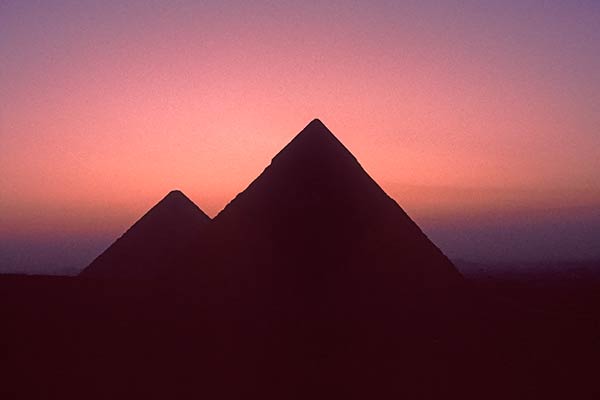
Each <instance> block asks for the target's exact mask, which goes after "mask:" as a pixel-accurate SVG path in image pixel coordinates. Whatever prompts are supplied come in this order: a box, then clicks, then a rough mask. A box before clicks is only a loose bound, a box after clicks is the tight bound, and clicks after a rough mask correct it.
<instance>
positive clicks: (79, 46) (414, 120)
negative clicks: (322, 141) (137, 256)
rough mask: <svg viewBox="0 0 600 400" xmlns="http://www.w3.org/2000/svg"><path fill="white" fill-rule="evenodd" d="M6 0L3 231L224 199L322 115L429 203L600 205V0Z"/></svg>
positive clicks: (413, 198)
mask: <svg viewBox="0 0 600 400" xmlns="http://www.w3.org/2000/svg"><path fill="white" fill-rule="evenodd" d="M175 4H176V5H174V6H169V7H167V6H166V5H161V3H154V2H150V3H147V2H143V3H142V2H139V3H138V2H129V3H120V4H119V5H110V6H107V5H98V4H95V3H88V2H85V1H84V2H68V1H59V2H54V3H53V4H52V5H45V3H40V4H35V3H29V2H21V1H19V2H10V1H9V2H2V3H1V4H0V59H1V60H2V62H1V63H0V238H2V237H9V236H14V235H15V234H18V235H21V236H24V237H26V236H27V235H40V234H45V235H54V234H57V233H59V234H66V233H77V234H91V233H98V232H100V233H103V234H104V233H110V234H111V235H112V234H113V233H115V234H116V233H120V232H122V231H123V229H125V228H126V227H127V226H129V225H130V224H131V223H132V222H133V221H134V220H135V219H137V218H138V217H139V216H140V215H141V214H143V213H144V212H145V211H146V210H147V209H148V208H149V207H150V206H152V205H153V204H154V203H155V202H156V201H157V200H159V199H160V198H161V197H162V196H164V195H165V194H166V193H167V192H168V191H169V190H171V189H173V188H179V189H181V190H183V191H184V192H185V193H186V194H188V196H189V197H190V198H192V199H193V200H194V201H195V202H196V203H197V204H198V205H199V206H200V207H201V208H202V209H204V210H205V211H206V212H207V213H208V214H209V215H215V214H216V213H217V212H218V211H219V210H220V209H221V208H223V206H224V205H225V204H226V203H227V202H228V201H229V200H231V199H232V198H233V197H234V196H235V194H237V193H238V192H240V191H242V190H243V189H244V188H245V187H246V186H247V185H248V184H249V183H250V182H251V180H252V179H253V178H255V177H256V176H257V175H258V174H259V173H260V172H261V171H262V170H263V168H264V167H266V166H267V165H268V164H269V162H270V159H271V158H272V157H273V156H274V155H275V154H276V153H277V152H278V151H279V150H280V149H281V148H282V147H283V146H284V145H285V144H286V143H287V142H288V141H289V140H291V139H292V137H293V136H294V135H295V134H296V133H297V132H299V131H300V130H301V129H302V128H303V127H304V125H306V124H307V123H308V122H309V121H310V120H311V119H313V118H320V119H321V120H322V121H323V122H324V123H325V124H326V125H327V126H328V127H329V128H330V129H331V130H332V131H333V132H334V133H335V134H336V135H337V136H338V138H339V139H340V140H341V141H342V142H343V143H344V144H345V145H346V146H347V147H348V148H349V149H350V151H352V152H353V153H354V154H355V156H356V157H357V158H358V159H359V161H360V162H361V163H362V165H363V167H364V168H365V169H366V170H367V171H368V172H369V173H370V174H371V175H372V176H373V178H374V179H375V180H377V181H378V182H379V183H380V184H381V185H382V186H383V188H384V189H385V190H387V191H388V193H389V194H390V195H391V196H392V197H394V198H395V199H396V200H397V201H398V202H399V203H400V204H401V205H402V206H403V207H404V208H405V209H406V210H407V211H408V212H409V213H410V214H411V215H413V216H414V217H415V218H416V219H417V220H422V221H446V220H453V221H455V220H457V219H460V218H464V217H473V216H477V215H486V214H490V215H503V213H507V214H508V213H509V214H511V215H513V214H514V213H518V212H521V211H523V210H531V209H537V210H540V209H564V208H573V207H587V208H589V207H598V206H599V205H600V179H598V171H599V170H600V75H599V74H598V73H597V71H600V52H599V51H598V43H600V29H598V26H600V7H599V6H598V5H597V4H596V3H594V2H588V3H586V2H582V3H580V4H579V5H577V6H573V5H572V4H571V5H569V4H567V3H565V2H522V1H519V2H497V3H495V2H486V5H485V6H484V5H477V3H472V4H470V2H466V3H465V2H461V3H460V4H461V6H458V4H447V5H445V6H435V5H433V4H427V2H415V3H411V2H406V3H405V4H404V5H395V4H390V3H371V2H369V4H367V2H364V3H360V2H354V3H352V2H330V3H328V4H329V5H327V6H317V5H314V4H313V3H309V4H304V5H303V6H298V5H293V4H292V3H289V4H288V3H285V2H277V3H264V4H260V3H253V5H252V6H249V5H247V4H245V2H215V3H214V4H211V3H203V4H202V5H200V4H198V2H185V1H181V2H176V3H175Z"/></svg>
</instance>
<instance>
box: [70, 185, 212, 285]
mask: <svg viewBox="0 0 600 400" xmlns="http://www.w3.org/2000/svg"><path fill="white" fill-rule="evenodd" d="M209 224H210V218H209V217H208V216H207V215H206V214H204V212H203V211H202V210H200V208H198V206H196V204H194V203H193V202H192V201H191V200H190V199H188V198H187V197H186V196H185V195H184V194H183V193H182V192H181V191H179V190H174V191H172V192H170V193H169V194H167V196H165V197H164V198H163V199H162V200H161V201H160V202H158V203H157V204H156V205H155V206H154V207H152V208H151V209H150V210H149V211H148V212H147V213H146V214H145V215H144V216H143V217H142V218H141V219H139V220H138V221H137V222H136V223H135V224H134V225H133V226H132V227H131V228H129V230H127V232H125V234H123V236H121V237H120V238H119V239H117V241H116V242H115V243H113V244H112V245H111V246H110V247H109V248H108V249H107V250H106V251H104V253H102V254H101V255H100V256H98V258H96V259H95V260H94V261H93V262H92V263H91V264H90V265H89V266H88V267H87V268H85V269H84V270H83V271H82V272H81V274H80V276H84V277H92V278H111V279H136V280H140V279H141V280H147V279H153V278H158V277H159V276H162V275H164V274H166V273H168V269H169V268H171V267H173V266H175V265H180V264H181V263H183V262H185V261H186V259H189V258H190V254H189V253H187V252H188V251H189V249H190V244H191V243H192V242H194V241H195V240H196V238H197V237H198V236H199V235H200V234H201V232H203V231H204V230H205V229H206V228H207V227H208V225H209Z"/></svg>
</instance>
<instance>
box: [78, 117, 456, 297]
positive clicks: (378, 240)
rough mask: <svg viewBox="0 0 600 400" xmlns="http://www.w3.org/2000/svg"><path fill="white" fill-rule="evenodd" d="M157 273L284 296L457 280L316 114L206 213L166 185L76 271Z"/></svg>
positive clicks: (387, 289)
mask: <svg viewBox="0 0 600 400" xmlns="http://www.w3.org/2000/svg"><path fill="white" fill-rule="evenodd" d="M165 274H172V275H176V276H178V278H180V281H185V282H186V283H187V284H193V282H198V281H199V280H200V281H203V282H204V283H207V282H214V280H215V279H217V280H219V281H220V283H224V282H225V283H226V284H227V285H230V286H231V288H232V289H233V290H234V291H236V292H240V291H244V290H246V289H248V290H254V291H259V292H261V295H263V296H269V293H271V294H272V295H273V296H282V295H286V296H292V297H294V296H295V297H298V293H297V291H300V292H301V293H302V292H303V291H306V290H310V291H313V292H314V293H315V295H316V293H319V292H321V293H327V292H329V291H331V289H332V287H334V286H335V287H336V291H337V292H340V291H343V290H346V291H349V293H348V295H352V296H356V293H357V291H365V292H369V293H370V295H372V294H373V293H379V294H381V295H383V294H385V295H390V294H391V293H393V292H394V291H396V290H398V289H402V290H404V289H406V288H418V289H422V288H426V287H432V288H439V287H446V286H452V285H455V284H456V283H457V282H460V281H461V279H462V277H461V275H460V274H459V273H458V271H457V270H456V268H455V267H454V266H453V265H452V263H451V262H450V261H449V260H448V258H447V257H446V256H444V254H443V253H442V252H441V251H440V250H439V249H438V248H437V247H436V246H435V245H434V244H433V243H432V242H431V241H430V240H429V239H428V238H427V236H426V235H425V234H424V233H423V232H422V231H421V230H420V229H419V227H418V226H417V225H416V224H415V223H414V222H413V221H412V220H411V219H410V218H409V217H408V215H407V214H406V213H405V212H404V211H403V210H402V208H401V207H400V206H399V205H398V204H397V203H396V202H395V201H394V200H393V199H392V198H390V197H389V196H388V195H387V194H386V193H385V192H384V191H383V190H382V189H381V187H380V186H379V185H378V184H377V183H376V182H375V181H374V180H373V179H372V178H371V177H370V176H369V175H368V174H367V173H366V172H365V170H364V169H363V168H362V167H361V166H360V164H359V163H358V161H357V160H356V158H355V157H354V156H353V155H352V154H351V153H350V152H349V151H348V149H346V147H344V145H343V144H342V143H341V142H340V141H339V140H338V139H337V138H336V137H335V136H334V135H333V134H332V133H331V132H330V131H329V129H327V127H326V126H325V125H324V124H323V123H322V122H321V121H319V120H318V119H315V120H313V121H312V122H311V123H310V124H308V125H307V126H306V127H305V128H304V129H303V130H302V131H301V132H300V133H299V134H298V135H297V136H296V137H295V138H294V139H293V140H292V141H291V142H290V143H289V144H288V145H287V146H285V147H284V148H283V149H282V150H281V151H280V152H279V153H278V154H277V155H276V156H275V157H274V158H273V160H272V162H271V165H270V166H268V167H267V168H266V169H265V171H264V172H263V173H262V174H261V175H260V176H259V177H258V178H256V179H255V180H254V181H253V182H252V183H251V184H250V185H249V186H248V188H247V189H246V190H244V191H243V192H242V193H240V194H239V195H238V196H237V197H236V198H235V199H234V200H233V201H231V202H230V203H229V204H228V205H227V206H226V207H225V208H224V209H223V211H221V213H219V215H217V217H215V218H214V220H212V221H211V220H210V219H209V218H208V217H207V216H206V215H205V214H204V213H203V212H202V211H200V209H199V208H198V207H197V206H195V205H194V204H193V203H192V202H191V201H190V200H189V199H187V198H186V197H185V196H184V195H183V194H182V193H181V192H172V193H170V194H169V195H168V196H167V197H165V199H163V200H162V201H161V202H160V203H159V204H157V205H156V206H155V207H154V208H153V209H152V210H150V211H149V212H148V214H146V215H145V216H144V217H143V218H142V219H141V220H140V221H138V222H137V223H136V224H135V225H134V226H133V227H132V228H131V229H130V230H129V231H128V232H127V233H126V234H125V235H123V237H122V238H120V239H119V240H117V242H115V244H114V245H112V246H111V247H110V248H109V249H108V250H107V251H106V252H105V253H103V254H102V255H101V256H100V257H98V259H96V260H95V261H94V262H93V263H92V264H91V265H90V266H89V267H88V268H86V270H84V272H83V274H82V275H84V276H91V277H99V276H102V277H110V276H113V277H119V278H123V277H127V278H136V277H137V278H140V279H148V278H156V277H158V276H159V275H160V276H162V277H164V276H165ZM194 277H195V278H196V279H194ZM216 285H217V286H219V285H220V284H216ZM219 287H220V286H219ZM278 291H283V292H284V293H279V292H278ZM300 297H302V296H300ZM317 297H318V296H317ZM317 297H315V301H319V300H316V299H317Z"/></svg>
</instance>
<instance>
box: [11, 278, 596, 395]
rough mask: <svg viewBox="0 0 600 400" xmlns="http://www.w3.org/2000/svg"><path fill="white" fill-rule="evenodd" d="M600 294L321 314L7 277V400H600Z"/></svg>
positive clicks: (477, 296)
mask: <svg viewBox="0 0 600 400" xmlns="http://www.w3.org/2000/svg"><path fill="white" fill-rule="evenodd" d="M598 289H599V287H598V286H597V285H595V284H583V283H581V284H579V285H575V284H573V283H570V284H569V285H562V286H561V285H560V284H558V283H555V284H554V285H550V286H542V287H540V286H537V285H531V286H528V285H526V284H522V283H521V284H514V283H510V282H508V283H507V282H504V283H501V282H490V281H486V282H480V283H473V282H471V283H469V284H468V285H467V286H465V287H463V288H460V290H456V289H453V290H451V291H447V292H444V291H440V290H436V291H435V293H433V292H427V293H425V292H410V293H408V292H405V293H397V294H396V295H395V296H394V298H393V299H389V298H388V299H382V298H377V299H375V298H373V300H372V301H370V300H369V298H368V296H367V297H365V298H363V299H361V300H357V301H356V303H355V304H350V305H347V304H346V305H344V306H343V307H340V306H336V307H334V306H332V304H334V303H335V301H331V302H328V303H327V304H323V306H322V307H321V306H319V305H318V304H311V303H310V301H309V302H307V303H304V302H303V301H302V298H296V301H290V299H289V298H288V299H285V298H280V299H279V300H281V301H278V299H275V298H261V297H260V296H255V297H253V298H236V297H235V296H222V297H219V296H216V295H210V296H207V295H204V294H201V292H202V290H201V289H199V290H198V291H197V292H194V291H179V290H175V289H168V288H167V287H166V286H162V287H160V288H159V287H154V288H153V287H152V286H151V285H148V284H142V283H137V284H133V283H131V282H121V283H118V284H117V283H115V282H111V283H110V284H108V283H104V282H102V281H94V280H83V279H78V278H66V277H25V276H8V275H7V276H2V277H1V279H0V296H1V299H0V300H1V303H0V304H1V305H0V315H1V320H2V332H1V334H0V339H1V343H2V350H1V353H0V357H1V358H0V360H1V364H0V367H1V369H2V371H1V373H0V377H1V380H2V385H1V387H0V391H1V392H2V393H0V396H1V398H2V399H12V398H62V399H65V398H107V399H108V398H127V399H132V398H191V397H195V398H206V399H221V398H222V399H240V398H256V399H347V398H351V399H352V398H355V399H386V398H401V397H404V398H409V399H415V398H458V399H467V398H473V399H489V398H498V399H506V398H513V399H518V398H523V399H535V398H540V399H541V398H544V399H546V398H572V399H580V398H599V397H598V396H600V385H598V384H597V379H598V377H597V369H598V368H597V367H598V362H599V360H600V326H599V319H598V316H599V313H598V310H600V291H599V290H598ZM296 297H297V296H296ZM307 297H310V294H307Z"/></svg>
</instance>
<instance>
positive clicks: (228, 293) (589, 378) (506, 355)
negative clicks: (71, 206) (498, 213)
mask: <svg viewBox="0 0 600 400" xmlns="http://www.w3.org/2000/svg"><path fill="white" fill-rule="evenodd" d="M455 264H458V266H460V267H461V270H462V271H464V272H463V274H461V273H459V272H458V271H459V270H458V269H457V268H456V267H455ZM455 264H453V263H452V262H451V261H450V260H449V259H448V258H447V257H446V256H445V255H444V254H443V253H442V252H441V251H440V250H439V249H438V248H437V247H436V246H435V245H434V244H433V243H432V242H431V241H429V239H428V238H427V236H425V235H424V234H423V233H422V232H421V230H420V229H419V227H418V226H417V225H416V224H415V223H414V222H413V221H412V220H411V219H410V218H409V217H408V215H407V214H406V213H405V212H404V211H403V210H402V209H401V208H400V206H398V204H397V203H396V202H395V201H394V200H393V199H391V198H390V197H388V196H387V195H386V194H385V192H383V190H382V189H381V188H380V187H379V186H378V185H377V183H375V182H374V181H373V180H372V179H371V178H370V177H369V176H368V175H367V174H366V172H365V171H364V170H363V169H362V168H361V167H360V164H358V162H357V160H356V159H355V158H354V157H353V156H352V154H351V153H350V152H349V151H348V150H347V149H346V148H345V147H344V146H343V145H342V144H341V143H340V142H339V141H338V140H337V139H336V138H335V136H333V134H332V133H331V132H330V131H329V130H328V129H327V128H326V127H325V126H324V125H323V124H322V123H321V122H320V121H319V120H314V121H313V122H311V123H310V124H309V125H308V126H307V127H306V128H305V129H304V130H303V131H302V132H301V133H300V134H299V135H298V136H297V137H295V138H294V139H293V140H292V141H291V142H290V144H288V145H287V146H286V147H285V148H284V149H283V150H282V151H281V152H280V153H279V154H278V155H277V156H276V157H275V158H274V159H273V161H272V163H271V165H270V166H269V167H268V168H267V169H265V171H264V172H263V173H262V174H261V175H260V176H259V177H258V178H257V179H256V180H254V181H253V182H252V183H251V184H250V186H249V187H248V188H247V189H246V190H245V191H244V192H242V193H241V194H239V195H238V196H237V197H236V198H235V199H234V200H233V201H232V202H230V204H229V205H228V206H227V207H225V209H224V210H223V211H222V212H221V213H219V215H218V216H216V217H215V218H213V219H210V218H209V217H208V216H206V214H204V213H203V212H202V211H201V210H200V209H199V208H198V207H197V206H196V205H195V204H193V203H192V202H191V201H190V200H189V199H188V198H187V197H186V196H185V195H184V194H183V193H182V192H180V191H173V192H171V193H169V194H168V195H167V196H166V197H165V198H164V199H163V200H161V201H160V202H159V203H158V204H157V205H156V206H155V207H154V208H153V209H152V210H150V211H149V212H148V213H147V214H146V215H145V216H144V217H143V218H141V219H140V220H139V221H138V222H136V224H135V225H133V226H132V228H130V229H129V230H128V231H127V232H126V233H125V234H124V235H123V236H122V237H121V238H119V239H118V240H117V241H116V242H115V243H114V244H113V245H112V246H111V247H110V248H109V249H108V250H107V251H105V252H104V253H103V254H102V255H100V256H99V257H98V258H97V259H96V260H95V261H94V262H93V263H92V264H91V265H90V266H88V267H87V268H86V269H84V270H83V272H82V273H81V274H80V275H78V276H73V277H66V276H35V275H30V276H27V275H18V274H12V275H11V274H5V275H2V276H1V277H0V296H1V299H0V300H1V301H0V315H1V319H2V331H1V334H0V335H1V340H2V343H3V346H2V347H3V348H2V363H1V368H2V371H1V373H0V376H1V377H2V385H1V388H0V390H1V392H2V398H6V399H9V398H63V399H65V398H73V399H75V398H106V399H108V398H124V399H125V398H126V399H132V398H208V399H239V398H256V399H307V398H311V399H338V398H339V399H342V398H355V399H386V398H390V399H392V398H394V399H397V398H407V399H418V398H427V399H429V398H452V399H482V398H497V399H506V398H522V399H547V398H561V399H564V398H573V399H576V398H577V399H580V398H581V399H582V398H597V396H598V395H600V390H599V388H598V384H597V363H598V360H599V359H600V358H599V357H600V354H599V353H600V325H599V320H598V310H599V307H600V291H599V288H600V280H599V277H598V273H597V271H598V267H599V265H598V263H594V262H588V263H583V262H582V263H578V264H576V265H570V266H569V268H563V267H564V266H563V267H561V266H560V265H556V266H555V268H554V269H552V268H545V269H544V270H545V271H547V272H546V273H545V274H540V273H536V272H532V273H530V274H528V273H524V272H521V273H520V274H514V273H513V274H511V273H506V274H496V275H493V274H490V273H489V271H488V270H487V269H486V266H484V265H476V264H472V263H466V262H465V263H464V264H463V265H461V262H458V263H455ZM508 270H510V268H508ZM512 270H513V271H515V270H517V269H514V268H513V269H512ZM533 270H534V271H535V269H533ZM518 271H527V269H524V268H520V269H518ZM538 271H539V269H538ZM548 271H549V272H548ZM565 271H568V272H565Z"/></svg>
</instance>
